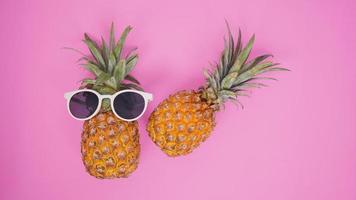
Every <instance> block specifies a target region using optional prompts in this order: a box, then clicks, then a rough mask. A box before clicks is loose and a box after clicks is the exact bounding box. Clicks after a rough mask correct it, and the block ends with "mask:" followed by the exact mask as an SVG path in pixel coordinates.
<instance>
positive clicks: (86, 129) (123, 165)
mask: <svg viewBox="0 0 356 200" xmlns="http://www.w3.org/2000/svg"><path fill="white" fill-rule="evenodd" d="M81 152H82V160H83V163H84V165H85V168H86V170H87V171H88V173H89V174H90V175H92V176H95V177H96V178H122V177H127V176H128V175H129V174H131V173H132V172H133V171H135V169H136V168H137V165H138V159H139V155H140V143H139V134H138V124H137V122H136V121H135V122H126V121H122V120H120V119H119V118H117V117H116V116H115V115H114V114H113V113H112V112H111V111H109V112H105V113H100V114H98V115H97V116H95V117H94V118H92V119H90V120H87V121H85V122H84V125H83V132H82V141H81Z"/></svg>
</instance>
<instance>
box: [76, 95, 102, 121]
mask: <svg viewBox="0 0 356 200" xmlns="http://www.w3.org/2000/svg"><path fill="white" fill-rule="evenodd" d="M98 104H99V98H98V96H97V95H96V94H94V93H93V92H88V91H86V92H78V93H77V94H75V95H73V96H72V98H71V99H70V101H69V110H70V112H71V113H72V115H73V116H74V117H76V118H80V119H85V118H87V117H89V116H90V115H92V114H93V113H94V112H95V111H96V109H97V108H98Z"/></svg>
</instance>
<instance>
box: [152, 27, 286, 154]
mask: <svg viewBox="0 0 356 200" xmlns="http://www.w3.org/2000/svg"><path fill="white" fill-rule="evenodd" d="M227 27H228V41H227V42H225V48H224V50H223V52H222V55H221V58H220V62H219V63H218V64H217V65H216V68H215V70H214V71H212V72H211V71H209V70H206V71H205V72H204V75H205V77H206V85H205V86H203V87H201V88H199V89H198V90H183V91H179V92H177V93H175V94H173V95H170V96H169V97H168V98H167V99H165V100H164V101H163V102H161V103H160V104H159V105H158V107H157V108H156V109H155V110H154V111H153V113H152V114H151V116H150V118H149V123H148V125H147V131H148V132H149V136H150V138H151V139H152V141H153V142H154V143H155V144H156V145H157V146H158V147H160V148H161V150H162V151H163V152H165V153H166V154H167V155H168V156H172V157H174V156H181V155H186V154H189V153H191V152H192V151H193V150H194V149H195V148H197V147H198V146H199V145H200V144H201V143H202V142H204V141H205V140H206V139H207V138H208V137H209V136H210V134H211V132H212V130H213V128H214V126H215V112H217V111H219V110H220V108H221V107H222V106H224V103H225V102H226V101H229V100H230V101H234V102H237V103H238V104H240V105H241V106H242V104H241V103H240V102H239V100H238V96H246V93H245V92H246V89H248V88H253V87H257V88H259V87H263V86H265V85H264V84H262V83H259V82H258V81H259V80H261V79H273V78H269V77H261V76H259V75H260V74H263V73H266V72H270V71H284V70H287V69H285V68H281V67H277V65H278V64H277V63H273V62H270V61H266V59H267V58H268V57H270V56H271V55H262V56H258V57H256V58H254V59H251V60H248V57H249V54H250V52H251V49H252V46H253V43H254V41H255V36H252V37H251V38H250V40H249V41H248V43H247V44H246V46H245V47H244V48H242V42H241V31H239V35H238V40H237V43H236V44H235V42H234V38H233V36H232V34H231V31H230V28H229V26H228V25H227Z"/></svg>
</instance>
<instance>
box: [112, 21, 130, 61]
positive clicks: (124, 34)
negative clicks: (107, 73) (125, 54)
mask: <svg viewBox="0 0 356 200" xmlns="http://www.w3.org/2000/svg"><path fill="white" fill-rule="evenodd" d="M131 29H132V27H131V26H128V27H126V28H125V30H124V31H123V32H122V34H121V37H120V39H119V41H118V42H117V44H116V46H115V48H114V54H115V56H116V59H117V60H119V59H120V58H121V53H122V48H123V46H124V43H125V40H126V37H127V35H128V34H129V32H130V31H131Z"/></svg>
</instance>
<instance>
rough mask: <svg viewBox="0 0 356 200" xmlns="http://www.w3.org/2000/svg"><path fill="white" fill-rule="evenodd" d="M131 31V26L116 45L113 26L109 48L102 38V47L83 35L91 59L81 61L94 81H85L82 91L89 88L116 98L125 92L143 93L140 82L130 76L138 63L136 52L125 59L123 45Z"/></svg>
mask: <svg viewBox="0 0 356 200" xmlns="http://www.w3.org/2000/svg"><path fill="white" fill-rule="evenodd" d="M131 29H132V27H131V26H127V27H126V28H125V29H124V31H123V32H122V34H121V36H120V39H119V40H118V41H115V32H114V23H112V24H111V29H110V41H109V44H107V43H106V41H105V40H104V38H103V37H101V45H100V46H99V45H98V44H97V43H96V42H95V41H94V40H92V39H91V38H90V37H89V36H88V34H86V33H85V34H84V39H83V42H85V44H86V45H87V46H88V48H89V50H90V53H91V56H86V55H84V56H83V57H82V58H81V59H80V60H84V61H85V63H83V64H82V65H83V66H84V68H85V69H87V70H88V71H90V72H91V73H92V74H94V76H95V78H94V79H92V78H86V79H84V80H82V81H81V86H80V87H81V88H90V89H93V90H96V91H98V92H99V93H101V94H114V93H115V92H117V91H119V90H123V89H136V90H142V88H141V87H140V86H139V85H140V83H139V81H137V79H136V78H135V77H133V76H131V75H130V74H129V73H130V72H131V71H132V69H133V68H134V67H135V65H136V63H137V60H138V55H137V53H136V52H135V50H136V49H133V50H132V51H130V52H129V53H128V54H127V55H126V56H123V47H124V43H125V40H126V37H127V35H128V34H129V32H130V31H131Z"/></svg>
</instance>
